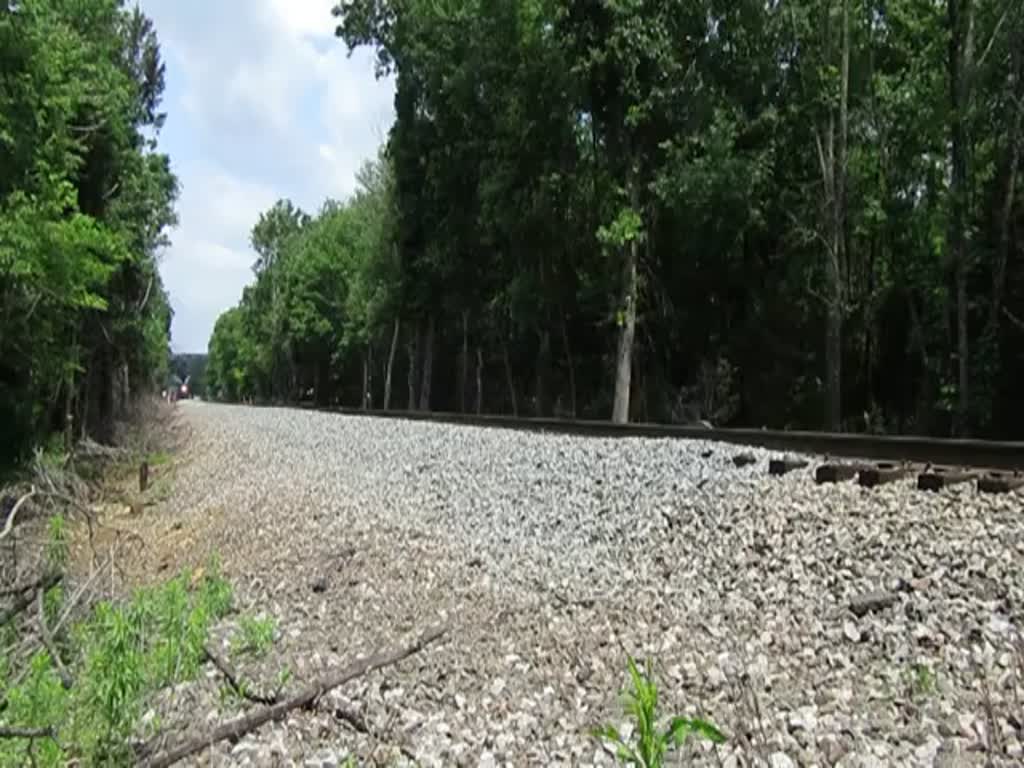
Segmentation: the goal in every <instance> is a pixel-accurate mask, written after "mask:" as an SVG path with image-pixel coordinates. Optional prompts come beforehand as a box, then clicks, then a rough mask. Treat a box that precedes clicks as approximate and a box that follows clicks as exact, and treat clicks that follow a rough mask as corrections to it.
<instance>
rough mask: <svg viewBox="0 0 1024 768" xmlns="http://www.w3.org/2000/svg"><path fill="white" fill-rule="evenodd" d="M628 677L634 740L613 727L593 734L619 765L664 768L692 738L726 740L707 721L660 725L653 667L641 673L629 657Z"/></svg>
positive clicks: (627, 702)
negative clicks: (611, 752)
mask: <svg viewBox="0 0 1024 768" xmlns="http://www.w3.org/2000/svg"><path fill="white" fill-rule="evenodd" d="M629 677H630V684H631V688H630V689H629V690H627V691H626V692H625V695H624V698H625V711H626V714H627V715H628V716H629V717H630V718H631V719H632V721H633V733H632V738H630V739H628V740H627V739H624V738H623V737H622V735H621V734H620V733H619V731H618V730H617V729H616V728H615V726H613V725H605V726H603V727H601V728H598V729H597V730H595V731H594V736H595V738H597V739H599V740H600V741H602V742H604V743H606V744H607V745H609V746H610V747H611V748H612V749H613V750H614V752H615V757H616V758H617V759H618V761H619V762H620V763H622V764H623V765H630V766H635V768H662V766H664V764H665V758H666V756H667V755H668V753H669V752H671V751H672V750H676V749H681V748H682V747H683V746H684V745H685V744H686V742H687V740H688V739H689V738H690V737H691V736H694V737H697V738H703V739H707V740H708V741H711V742H712V743H714V744H721V743H723V742H724V741H725V736H724V734H722V732H721V731H720V730H718V728H716V727H715V726H714V725H712V724H711V723H710V722H708V721H706V720H701V719H697V718H687V717H678V716H677V717H673V718H671V719H669V721H668V723H667V724H663V725H661V726H659V725H658V721H659V719H661V715H660V713H659V711H658V686H657V684H656V683H655V682H654V679H653V676H652V674H651V668H650V664H649V663H648V664H647V666H646V668H645V670H644V671H643V672H641V671H640V669H639V668H638V667H637V665H636V662H635V661H634V660H633V659H632V657H630V658H629Z"/></svg>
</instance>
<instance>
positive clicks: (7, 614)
mask: <svg viewBox="0 0 1024 768" xmlns="http://www.w3.org/2000/svg"><path fill="white" fill-rule="evenodd" d="M62 578H63V576H62V575H61V574H59V573H51V574H50V575H49V576H47V577H46V578H45V579H43V581H42V582H40V583H39V585H38V586H37V587H36V589H35V591H33V592H29V593H23V594H21V595H19V596H18V597H17V599H15V601H14V603H13V604H12V605H11V607H10V608H8V609H7V610H5V611H3V612H2V613H0V626H3V625H4V624H6V623H7V622H8V621H10V620H11V619H13V618H14V617H15V616H17V615H18V614H19V613H21V612H22V611H24V610H25V609H26V608H28V607H29V606H30V605H32V601H33V600H35V599H36V593H37V592H45V591H46V590H48V589H50V588H51V587H52V586H54V585H55V584H57V583H58V582H60V580H61V579H62Z"/></svg>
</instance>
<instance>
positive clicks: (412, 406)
mask: <svg viewBox="0 0 1024 768" xmlns="http://www.w3.org/2000/svg"><path fill="white" fill-rule="evenodd" d="M422 330H423V329H422V328H421V327H420V326H419V325H417V326H416V332H415V333H411V334H409V345H408V352H409V377H408V383H409V399H408V401H407V406H406V407H407V408H408V409H409V410H410V411H415V410H416V378H417V374H418V373H419V371H418V368H417V365H416V363H417V361H418V359H419V346H420V343H419V341H420V335H421V333H422Z"/></svg>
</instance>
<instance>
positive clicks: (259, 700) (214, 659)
mask: <svg viewBox="0 0 1024 768" xmlns="http://www.w3.org/2000/svg"><path fill="white" fill-rule="evenodd" d="M203 653H204V654H206V660H207V661H209V662H210V663H211V664H213V666H215V667H216V668H217V669H218V671H220V673H221V674H222V675H224V678H225V679H226V680H227V681H228V685H230V686H231V690H233V691H234V692H235V693H236V694H237V695H238V696H239V697H241V698H243V699H245V700H246V701H251V702H252V703H254V704H265V705H266V706H273V705H274V704H277V702H278V697H277V696H262V695H260V694H258V693H252V692H251V691H249V690H248V689H247V688H246V687H245V686H244V685H243V684H242V682H241V681H239V679H238V676H237V675H236V674H235V672H234V670H233V669H231V666H230V665H229V664H228V663H227V662H226V661H225V660H224V659H223V658H221V657H220V656H218V655H217V652H216V651H214V650H213V649H212V648H211V647H210V646H209V645H207V646H204V647H203Z"/></svg>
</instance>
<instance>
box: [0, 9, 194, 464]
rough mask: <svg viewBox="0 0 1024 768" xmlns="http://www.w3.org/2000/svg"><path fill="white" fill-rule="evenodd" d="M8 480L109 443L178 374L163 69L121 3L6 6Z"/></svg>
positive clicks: (0, 47)
mask: <svg viewBox="0 0 1024 768" xmlns="http://www.w3.org/2000/svg"><path fill="white" fill-rule="evenodd" d="M0 58H2V69H0V466H3V465H5V464H9V463H12V462H15V461H17V460H19V459H21V458H24V456H25V455H26V453H27V452H28V451H29V450H30V449H31V448H32V446H34V445H37V444H39V443H41V442H43V441H45V440H46V439H48V438H49V437H51V436H54V437H55V438H58V439H63V440H66V441H68V442H71V441H72V440H74V439H77V438H78V437H80V436H81V435H83V434H90V435H92V436H94V437H96V438H98V439H100V440H103V439H104V438H105V437H107V436H108V433H109V431H110V430H111V428H112V426H113V424H114V423H115V421H116V419H117V418H118V417H120V416H122V415H124V413H125V412H126V411H127V410H128V409H129V407H130V406H131V404H132V403H133V402H134V401H135V399H136V397H137V395H138V394H140V393H142V392H149V391H153V390H154V388H155V387H157V386H158V385H159V384H160V382H161V381H162V379H163V378H164V376H165V375H166V372H167V369H168V361H169V346H168V342H169V332H170V321H171V309H170V306H169V303H168V298H167V294H166V292H165V290H164V288H163V284H162V282H161V279H160V272H159V269H158V259H157V254H158V252H159V249H160V248H161V246H162V245H163V244H164V243H165V241H166V232H167V230H168V228H169V227H170V226H172V225H173V224H174V223H175V213H174V202H175V198H176V196H177V191H178V184H177V181H176V179H175V177H174V175H173V173H172V172H171V168H170V163H169V160H168V158H167V156H165V155H163V154H160V153H159V152H157V151H156V140H157V136H158V134H159V131H160V128H161V126H162V124H163V122H164V117H165V116H164V114H163V113H162V112H161V111H160V103H161V96H162V93H163V89H164V65H163V63H162V61H161V56H160V47H159V43H158V40H157V36H156V32H155V30H154V28H153V25H152V23H151V22H150V20H149V19H148V18H147V17H146V16H145V15H143V14H142V13H141V12H140V11H139V10H138V8H137V7H134V6H133V7H132V8H128V7H127V6H126V4H125V3H123V2H121V1H120V0H19V1H18V2H10V0H5V2H0Z"/></svg>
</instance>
